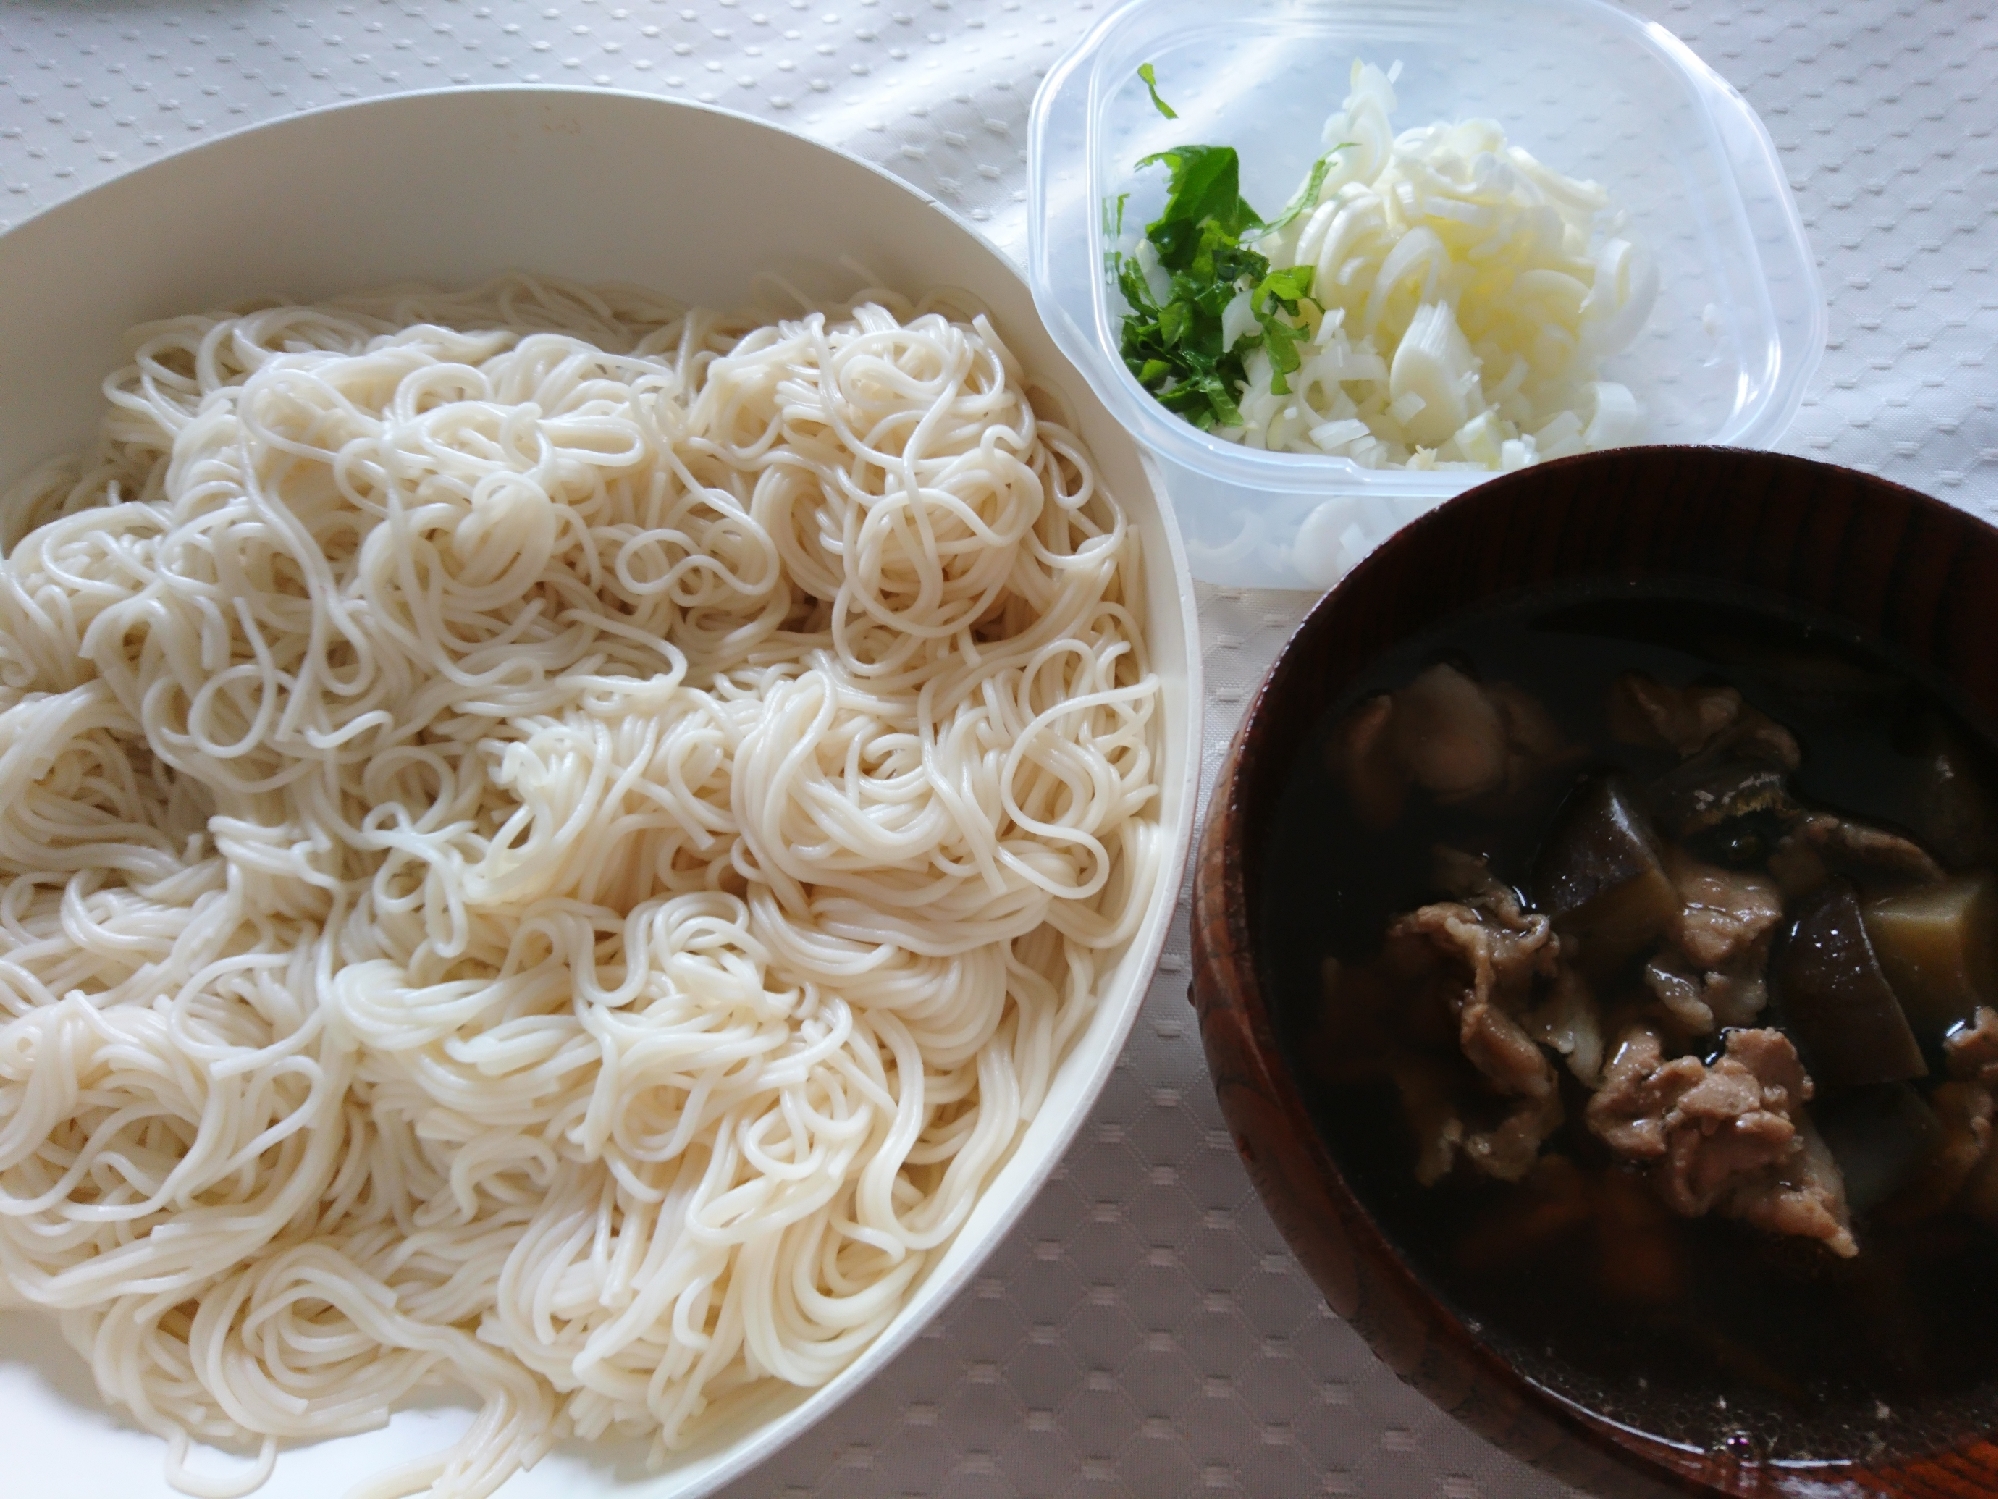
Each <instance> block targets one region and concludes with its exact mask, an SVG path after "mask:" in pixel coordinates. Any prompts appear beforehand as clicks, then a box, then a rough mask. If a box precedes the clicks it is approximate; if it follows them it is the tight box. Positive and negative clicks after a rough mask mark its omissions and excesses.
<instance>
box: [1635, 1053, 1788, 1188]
mask: <svg viewBox="0 0 1998 1499" xmlns="http://www.w3.org/2000/svg"><path fill="white" fill-rule="evenodd" d="M1684 1060H1690V1059H1684ZM1699 1065H1700V1067H1701V1072H1702V1076H1701V1077H1700V1078H1699V1080H1698V1081H1697V1082H1695V1083H1694V1084H1693V1085H1692V1086H1691V1087H1689V1088H1687V1089H1685V1090H1684V1091H1683V1092H1682V1093H1681V1094H1680V1095H1679V1097H1678V1099H1677V1100H1676V1102H1675V1104H1674V1106H1673V1109H1672V1111H1671V1113H1670V1115H1668V1117H1667V1119H1666V1123H1665V1133H1666V1154H1665V1160H1664V1161H1663V1162H1662V1163H1661V1164H1660V1167H1659V1173H1658V1177H1657V1182H1658V1186H1659V1191H1660V1195H1661V1196H1663V1197H1664V1199H1665V1204H1666V1206H1668V1207H1670V1208H1671V1209H1672V1210H1673V1211H1674V1212H1677V1213H1684V1214H1686V1215H1687V1216H1688V1217H1695V1218H1696V1217H1699V1216H1700V1215H1701V1214H1703V1213H1706V1212H1709V1211H1710V1210H1711V1209H1712V1208H1713V1207H1714V1206H1715V1205H1716V1204H1717V1203H1719V1202H1720V1201H1721V1200H1722V1199H1723V1198H1724V1197H1728V1196H1729V1195H1730V1194H1731V1193H1732V1192H1733V1191H1734V1190H1735V1189H1736V1188H1737V1187H1738V1186H1739V1185H1740V1184H1741V1182H1742V1179H1743V1178H1746V1177H1751V1176H1753V1175H1755V1174H1756V1173H1758V1172H1761V1171H1763V1170H1764V1169H1765V1168H1767V1167H1771V1166H1777V1165H1780V1164H1782V1163H1783V1162H1785V1161H1787V1160H1788V1159H1789V1157H1790V1156H1791V1155H1792V1154H1793V1153H1794V1152H1795V1151H1796V1150H1797V1149H1798V1145H1797V1129H1796V1125H1795V1124H1794V1123H1793V1122H1792V1119H1791V1115H1792V1113H1793V1111H1794V1109H1795V1108H1796V1106H1797V1105H1798V1104H1801V1103H1802V1102H1804V1100H1805V1099H1807V1098H1809V1097H1810V1083H1809V1081H1808V1080H1807V1079H1806V1078H1805V1076H1804V1069H1803V1067H1802V1065H1801V1064H1800V1063H1799V1062H1798V1061H1797V1052H1796V1048H1795V1047H1793V1046H1791V1044H1790V1042H1789V1038H1788V1037H1786V1036H1784V1035H1783V1033H1782V1032H1781V1031H1768V1030H1764V1031H1734V1032H1731V1033H1730V1034H1729V1036H1728V1038H1727V1051H1726V1054H1725V1055H1723V1056H1721V1057H1719V1058H1717V1059H1716V1060H1715V1061H1714V1062H1713V1063H1712V1064H1711V1065H1707V1064H1699Z"/></svg>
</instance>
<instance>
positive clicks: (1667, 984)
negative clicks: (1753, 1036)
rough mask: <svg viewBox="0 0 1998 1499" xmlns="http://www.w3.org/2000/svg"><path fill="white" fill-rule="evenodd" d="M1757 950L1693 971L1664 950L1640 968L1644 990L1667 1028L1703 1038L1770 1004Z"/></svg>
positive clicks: (1747, 1019)
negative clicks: (1667, 1022)
mask: <svg viewBox="0 0 1998 1499" xmlns="http://www.w3.org/2000/svg"><path fill="white" fill-rule="evenodd" d="M1762 963H1763V952H1762V949H1761V948H1756V949H1752V950H1751V951H1750V952H1749V953H1747V954H1744V955H1743V956H1741V957H1738V958H1736V959H1734V960H1733V961H1732V962H1731V963H1730V964H1729V966H1728V967H1726V968H1711V969H1708V970H1707V971H1706V972H1705V973H1698V972H1693V971H1691V970H1690V969H1689V967H1688V965H1686V964H1685V962H1684V961H1683V959H1681V958H1680V957H1679V955H1678V954H1675V953H1671V952H1669V951H1668V952H1666V953H1661V954H1660V955H1659V956H1658V957H1656V958H1653V959H1652V960H1651V961H1650V962H1649V963H1647V964H1645V965H1644V986H1645V988H1647V989H1649V990H1650V991H1651V994H1652V996H1653V997H1654V998H1655V999H1657V1000H1658V1002H1659V1003H1660V1004H1662V1005H1663V1006H1664V1007H1665V1013H1666V1014H1667V1015H1669V1016H1670V1017H1671V1020H1672V1029H1673V1030H1675V1031H1678V1032H1681V1033H1683V1034H1685V1035H1690V1036H1705V1035H1709V1034H1711V1033H1712V1032H1713V1031H1715V1030H1718V1029H1723V1028H1725V1027H1727V1026H1735V1025H1747V1024H1748V1023H1749V1022H1750V1021H1752V1020H1753V1019H1754V1018H1755V1017H1756V1016H1757V1015H1759V1014H1761V1013H1762V1008H1763V1006H1764V1005H1766V1004H1768V1002H1769V985H1768V983H1767V981H1766V980H1765V979H1764V978H1763V974H1762Z"/></svg>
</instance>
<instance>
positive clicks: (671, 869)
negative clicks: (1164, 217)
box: [0, 278, 1161, 1496]
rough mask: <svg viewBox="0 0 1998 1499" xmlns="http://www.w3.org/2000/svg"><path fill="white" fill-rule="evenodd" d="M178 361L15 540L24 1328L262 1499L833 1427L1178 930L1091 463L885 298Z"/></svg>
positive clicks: (398, 1486)
mask: <svg viewBox="0 0 1998 1499" xmlns="http://www.w3.org/2000/svg"><path fill="white" fill-rule="evenodd" d="M132 350H133V352H132V358H131V362H130V363H129V364H127V365H126V366H125V367H124V368H123V369H121V370H119V371H118V372H117V373H116V374H114V375H113V376H112V377H111V378H110V379H109V380H108V381H107V382H106V384H105V394H106V396H107V398H108V401H109V410H108V412H107V414H106V415H105V417H104V419H103V424H102V428H101V432H100V436H99V438H98V440H97V441H96V443H95V445H94V446H93V447H92V448H91V449H90V450H89V451H88V452H87V453H85V454H83V455H81V456H80V457H78V458H76V459H74V460H72V461H70V462H68V463H66V464H61V465H56V466H53V467H50V468H47V469H44V470H42V471H40V472H38V473H37V474H36V475H34V476H33V477H32V478H31V479H30V480H28V481H27V482H26V483H25V485H24V486H22V487H20V488H17V490H16V491H15V492H14V493H13V494H12V495H11V496H9V497H8V498H7V500H6V501H5V504H4V507H0V514H4V516H5V518H6V523H7V527H8V529H7V538H8V545H7V548H6V556H5V561H4V564H0V1266H4V1272H5V1273H4V1278H0V1297H4V1298H7V1299H10V1300H11V1301H13V1302H14V1303H17V1304H23V1305H31V1306H35V1307H40V1308H46V1309H49V1310H51V1311H55V1312H57V1313H60V1315H61V1318H62V1327H63V1330H64V1332H65V1334H66V1335H67V1337H68V1339H69V1340H70V1341H71V1342H72V1343H73V1344H74V1345H75V1346H76V1347H77V1348H78V1349H79V1350H81V1351H82V1352H83V1353H84V1355H85V1356H86V1357H87V1358H88V1359H89V1360H90V1364H91V1367H92V1369H93V1371H94V1374H95V1376H96V1379H97V1382H98V1385H99V1387H100V1389H101V1390H102V1391H103V1393H104V1394H105V1395H106V1397H107V1398H109V1399H112V1400H115V1401H117V1402H118V1403H120V1404H121V1405H123V1406H124V1407H125V1408H127V1409H128V1410H129V1411H130V1412H131V1413H132V1414H133V1416H134V1417H135V1418H136V1419H137V1420H138V1421H139V1422H140V1423H142V1424H143V1425H144V1426H145V1427H147V1428H148V1429H149V1430H152V1431H154V1432H157V1433H159V1434H161V1435H163V1436H165V1437H166V1438H168V1440H169V1442H170V1443H171V1444H172V1446H171V1451H170V1456H169V1474H170V1477H171V1478H172V1480H173V1482H175V1483H176V1484H177V1485H178V1486H180V1487H181V1488H183V1489H185V1490H187V1491H188V1492H190V1493H195V1494H203V1495H223V1494H229V1493H240V1492H245V1491H247V1490H248V1489H250V1488H253V1487H255V1485H256V1484H257V1483H260V1482H261V1481H262V1480H263V1478H264V1477H265V1476H267V1475H268V1473H269V1471H270V1465H271V1463H272V1461H273V1459H274V1453H275V1448H276V1444H278V1443H279V1442H284V1441H290V1440H304V1439H317V1438H321V1437H325V1436H328V1435H332V1434H336V1433H340V1432H350V1431H356V1430H361V1429H365V1428H368V1427H371V1426H375V1425H379V1424H380V1423H381V1422H383V1421H384V1420H386V1419H387V1417H388V1414H389V1412H390V1411H391V1410H392V1409H393V1407H394V1406H395V1405H396V1404H397V1403H398V1401H400V1400H401V1399H403V1398H404V1397H405V1396H406V1395H407V1394H408V1393H409V1392H410V1391H412V1390H413V1389H415V1388H417V1387H418V1386H421V1385H425V1384H431V1383H438V1382H442V1383H446V1384H449V1385H454V1386H457V1387H459V1388H462V1389H464V1390H466V1391H469V1392H470V1393H471V1394H472V1395H473V1396H474V1397H475V1398H476V1399H477V1401H478V1402H479V1403H480V1406H481V1410H480V1414H479V1416H478V1417H477V1419H476V1421H475V1422H474V1424H473V1426H472V1428H471V1430H470V1431H469V1432H468V1433H467V1434H466V1435H465V1437H464V1438H463V1439H462V1440H461V1441H459V1442H458V1443H457V1444H456V1445H455V1446H453V1447H452V1448H451V1449H450V1450H449V1451H447V1452H445V1453H443V1454H440V1455H439V1456H438V1457H436V1458H435V1459H434V1460H432V1461H429V1462H427V1463H424V1464H422V1465H419V1466H418V1467H415V1468H410V1469H405V1470H402V1471H399V1472H395V1473H391V1474H386V1475H382V1476H381V1477H379V1478H378V1479H376V1480H374V1481H372V1482H371V1483H370V1484H368V1485H367V1486H366V1487H365V1488H364V1489H363V1490H362V1492H364V1493H366V1494H370V1495H377V1496H385V1495H394V1494H404V1493H410V1492H416V1491H420V1490H423V1489H425V1488H426V1486H427V1487H429V1488H430V1489H431V1491H433V1492H435V1493H438V1494H450V1495H463V1496H472V1495H482V1494H486V1493H489V1492H491V1491H492V1490H493V1489H494V1488H495V1487H496V1486H498V1485H499V1484H500V1483H501V1482H503V1481H504V1480H505V1478H506V1477H507V1476H508V1475H509V1474H510V1473H512V1472H514V1471H515V1470H517V1469H518V1468H520V1467H521V1466H523V1465H525V1464H529V1463H532V1462H534V1461H535V1460H536V1459H537V1458H538V1457H539V1456H540V1455H541V1454H542V1453H544V1452H545V1451H546V1450H547V1449H548V1447H549V1445H550V1444H551V1443H552V1442H553V1441H555V1440H557V1439H558V1438H561V1437H563V1436H565V1435H568V1434H571V1433H573V1434H577V1435H581V1436H584V1437H592V1436H596V1435H599V1434H604V1433H608V1432H620V1433H625V1434H630V1433H649V1434H651V1435H653V1436H654V1437H655V1438H656V1443H657V1450H659V1451H660V1452H662V1453H663V1452H664V1450H666V1449H667V1448H671V1447H673V1446H676V1445H680V1444H683V1443H685V1442H686V1441H688V1440H689V1439H690V1438H691V1437H692V1436H694V1435H695V1434H697V1433H698V1432H699V1431H700V1430H701V1429H702V1427H703V1425H704V1423H713V1422H715V1421H717V1420H719V1419H721V1418H722V1416H723V1415H724V1414H725V1413H726V1412H727V1411H728V1410H729V1409H730V1408H731V1406H732V1405H734V1404H738V1403H740V1402H741V1401H743V1400H744V1399H745V1398H748V1397H749V1396H750V1395H751V1394H753V1393H754V1392H755V1391H756V1390H757V1389H758V1388H759V1387H760V1386H763V1385H764V1384H765V1382H767V1381H772V1380H777V1381H788V1382H790V1383H792V1384H795V1385H805V1386H809V1385H816V1384H820V1383H822V1382H824V1381H825V1380H827V1379H829V1378H830V1377H831V1376H832V1375H833V1374H835V1373H836V1372H837V1371H838V1370H840V1369H841V1368H842V1367H844V1366H845V1365H846V1364H847V1363H849V1362H850V1361H851V1360H852V1359H853V1358H854V1357H855V1356H856V1354H857V1353H858V1352H859V1351H860V1350H861V1349H862V1348H863V1347H864V1346H865V1345H866V1344H867V1343H868V1341H869V1340H870V1339H872V1338H873V1337H875V1336H876V1335H877V1334H878V1333H879V1332H880V1331H881V1330H882V1328H883V1327H884V1326H885V1325H886V1324H887V1323H888V1322H889V1321H890V1320H891V1319H892V1318H893V1317H894V1315H895V1313H896V1312H897V1310H898V1309H899V1308H900V1307H901V1306H902V1305H903V1303H904V1302H905V1301H906V1300H907V1298H908V1296H909V1295H910V1293H911V1291H912V1289H913V1287H914V1286H915V1285H916V1283H917V1281H918V1280H919V1278H920V1277H921V1275H922V1274H923V1271H924V1268H925V1266H926V1265H927V1264H929V1263H930V1262H931V1260H932V1259H933V1258H934V1256H935V1255H936V1254H937V1253H938V1252H939V1251H940V1249H941V1247H942V1246H944V1245H945V1244H946V1243H947V1242H948V1241H949V1239H950V1238H951V1236H952V1235H953V1234H954V1233H955V1232H956V1231H957V1229H958V1228H959V1226H960V1225H961V1224H962V1223H963V1222H964V1221H965V1218H966V1216H967V1214H968V1212H969V1210H970V1208H971V1207H972V1205H973V1203H974V1201H975V1200H976V1198H977V1196H978V1194H979V1193H980V1191H981V1190H982V1189H983V1187H984V1186H985V1184H986V1183H988V1182H989V1181H990V1179H991V1178H992V1176H993V1174H994V1172H995V1171H996V1170H997V1168H998V1167H999V1166H1000V1164H1001V1163H1002V1162H1003V1161H1004V1160H1005V1158H1006V1156H1007V1154H1008V1152H1009V1151H1010V1150H1011V1148H1012V1146H1013V1143H1014V1141H1015V1139H1016V1138H1017V1136H1018V1134H1019V1132H1020V1130H1021V1129H1022V1128H1023V1127H1024V1124H1025V1122H1026V1121H1027V1120H1029V1119H1031V1118H1032V1116H1033V1115H1034V1113H1035V1110H1036V1109H1037V1108H1038V1106H1039V1105H1040V1103H1041V1101H1042V1099H1043V1096H1044V1095H1045V1093H1046V1090H1047V1088H1048V1086H1049V1080H1050V1077H1051V1075H1052V1074H1053V1072H1054V1070H1055V1068H1056V1066H1057V1064H1058V1063H1059V1062H1060V1060H1061V1058H1062V1056H1063V1055H1064V1053H1065V1052H1066V1050H1067V1049H1068V1047H1069V1044H1070V1042H1071V1040H1072V1039H1073V1038H1074V1037H1075V1036H1076V1035H1077V1033H1078V1031H1079V1030H1080V1028H1081V1027H1082V1026H1083V1025H1084V1024H1085V1023H1086V1021H1087V1019H1088V1016H1089V1013H1090V1010H1091V1006H1092V1002H1093V994H1094V991H1095V988H1096V985H1097V981H1098V975H1099V973H1102V972H1105V971H1107V967H1108V965H1109V963H1110V962H1111V961H1112V960H1114V958H1115V957H1116V955H1117V953H1118V951H1119V949H1120V948H1121V947H1122V946H1123V945H1124V944H1125V943H1126V942H1127V941H1128V940H1129V938H1130V937H1131V936H1132V934H1133V932H1134V930H1135V928H1136V926H1137V923H1138V920H1139V918H1140V916H1141V914H1142V912H1143V910H1144V908H1145V905H1146V900H1147V896H1148V894H1149V892H1150V887H1151V884H1152V882H1153V881H1154V879H1155V878H1156V869H1157V866H1158V863H1159V859H1160V855H1161V849H1160V847H1159V844H1158V839H1159V837H1160V833H1159V822H1158V817H1159V808H1158V801H1157V794H1156V787H1155V777H1156V769H1155V758H1154V756H1155V745H1156V739H1157V733H1158V725H1157V723H1156V722H1155V718H1156V714H1157V710H1158V694H1157V684H1156V680H1155V679H1154V677H1153V676H1152V675H1151V674H1150V670H1149V668H1148V666H1147V663H1146V659H1145V646H1144V634H1143V604H1142V584H1141V579H1140V572H1139V566H1140V559H1139V553H1138V546H1137V542H1136V539H1135V537H1134V535H1133V533H1132V531H1131V529H1130V527H1129V525H1128V524H1127V522H1126V519H1125V517H1124V515H1123V514H1122V512H1121V511H1120V510H1119V508H1118V506H1117V504H1116V502H1115V500H1114V499H1113V498H1112V497H1111V496H1110V495H1109V494H1107V493H1105V492H1104V490H1103V489H1102V488H1101V487H1100V486H1099V484H1098V483H1097V481H1096V479H1095V476H1094V473H1093V470H1092V468H1091V465H1090V462H1089V459H1088V457H1087V455H1086V454H1085V453H1084V451H1083V450H1082V448H1081V446H1080V444H1079V442H1078V440H1077V439H1076V438H1075V437H1074V436H1073V435H1072V434H1071V433H1069V432H1067V431H1065V430H1064V429H1063V428H1061V427H1060V426H1058V425H1056V424H1055V423H1054V422H1053V421H1050V420H1046V419H1044V418H1043V415H1042V413H1040V412H1037V410H1036V407H1035V404H1034V400H1035V399H1037V398H1039V397H1040V393H1039V392H1033V393H1032V397H1030V393H1029V390H1028V387H1027V385H1026V382H1025V380H1024V378H1023V376H1022V373H1021V371H1020V369H1019V367H1018V366H1017V364H1016V363H1015V362H1014V360H1013V358H1012V356H1011V355H1010V354H1009V353H1008V352H1007V350H1006V348H1005V347H1004V345H1003V344H1002V343H1001V342H1000V341H999V339H998V337H997V335H996V334H995V333H994V331H993V329H992V328H991V327H990V326H989V325H988V324H987V323H986V321H985V320H984V318H983V317H976V316H974V317H970V318H968V319H966V318H964V317H961V316H953V315H952V314H951V313H950V312H949V311H948V310H946V309H944V308H942V307H930V306H926V305H910V304H907V303H904V302H901V301H900V300H899V299H897V298H894V297H892V296H888V295H886V294H882V293H870V294H869V300H863V301H857V302H855V303H854V304H852V305H851V306H848V307H842V308H838V309H834V310H832V311H829V312H812V313H809V314H807V315H802V316H798V317H795V318H792V319H789V320H785V321H780V322H777V323H774V324H771V325H767V326H757V325H755V324H754V323H753V322H750V321H746V320H742V319H731V318H728V317H724V316H720V315H717V314H715V313H712V312H706V311H688V310H683V309H681V308H679V307H677V306H675V305H672V304H669V303H666V302H664V301H662V300H660V299H657V298H654V297H651V296H649V295H646V294H643V293H640V292H636V291H632V290H628V289H622V288H620V289H608V290H588V289H584V288H579V287H574V286H570V285H566V284H559V283H552V282H543V281H534V280H529V279H526V278H510V279H507V280H503V281H500V282H497V283H494V284H493V285H490V286H487V287H485V288H482V289H479V290H477V291H475V292H469V293H465V294H461V295H445V294H440V293H435V292H427V291H397V292H390V293H382V294H378V295H374V296H370V297H366V298H357V299H352V300H349V301H345V302H342V303H340V304H337V305H329V306H324V307H298V306H264V307H260V308H257V309H255V310H251V311H247V312H240V313H236V314H230V315H210V316H200V317H185V318H179V319H175V320H173V321H170V322H163V323H156V324H152V325H148V326H146V327H143V328H140V329H137V330H135V332H134V334H133V336H132ZM1043 405H1045V402H1043ZM192 1441H200V1442H210V1443H218V1444H223V1445H226V1446H232V1447H242V1446H244V1445H245V1444H247V1445H249V1446H250V1447H252V1448H255V1447H258V1446H259V1445H260V1447H261V1459H262V1460H261V1462H260V1463H258V1464H256V1465H255V1466H254V1468H253V1469H252V1470H251V1471H250V1472H249V1473H248V1474H247V1475H246V1476H243V1477H241V1478H238V1477H236V1476H234V1475H232V1476H231V1477H230V1478H228V1479H226V1480H224V1479H220V1478H215V1477H213V1476H206V1475H205V1473H204V1472H198V1471H196V1470H197V1469H202V1468H205V1465H203V1464H199V1463H193V1462H190V1460H189V1444H190V1442H192Z"/></svg>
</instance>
